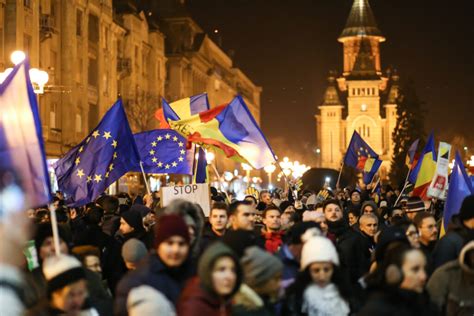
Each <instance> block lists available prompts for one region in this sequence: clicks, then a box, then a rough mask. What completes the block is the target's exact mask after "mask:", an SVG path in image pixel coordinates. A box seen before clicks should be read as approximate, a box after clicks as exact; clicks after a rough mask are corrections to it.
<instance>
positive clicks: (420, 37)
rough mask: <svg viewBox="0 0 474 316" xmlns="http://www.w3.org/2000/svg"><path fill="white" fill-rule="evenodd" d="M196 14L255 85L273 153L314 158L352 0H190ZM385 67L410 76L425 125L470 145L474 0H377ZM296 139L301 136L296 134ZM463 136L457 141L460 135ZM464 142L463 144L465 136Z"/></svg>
mask: <svg viewBox="0 0 474 316" xmlns="http://www.w3.org/2000/svg"><path fill="white" fill-rule="evenodd" d="M188 4H189V6H190V9H191V12H192V14H193V17H194V18H195V20H196V21H197V22H198V24H199V25H201V27H202V28H203V29H204V30H205V31H206V32H208V33H209V34H211V33H212V32H213V30H214V29H218V30H219V34H218V35H219V36H220V37H221V43H222V47H223V49H224V51H226V52H228V51H229V50H233V51H234V52H235V55H234V62H235V66H236V67H239V68H241V69H242V70H243V71H244V73H246V74H247V75H248V76H249V77H250V78H251V79H252V80H253V82H255V83H256V84H257V85H260V86H262V87H263V93H262V96H261V105H262V109H261V125H262V128H263V130H264V132H265V134H266V135H267V137H268V138H269V140H270V143H271V144H272V146H273V147H274V149H275V151H276V153H277V155H280V156H283V155H289V156H290V157H291V158H292V159H299V160H300V161H302V162H304V163H313V162H314V158H315V154H314V151H313V150H314V149H315V139H316V136H315V118H314V115H315V114H316V113H317V106H318V105H319V104H320V102H321V100H322V96H323V93H324V90H325V88H326V78H327V74H328V71H329V70H337V71H338V73H340V72H341V70H342V62H343V59H342V44H340V43H339V42H337V38H338V36H339V34H340V33H341V31H342V30H343V28H344V25H345V22H346V19H347V17H348V15H349V11H350V8H351V6H352V0H312V1H310V0H292V1H290V0H273V1H270V0H194V1H188ZM370 5H371V7H372V11H373V13H374V15H375V18H376V21H377V24H378V27H379V29H380V30H381V31H382V33H383V35H384V36H385V37H386V39H387V40H386V42H384V43H382V44H381V61H382V69H384V70H385V69H387V67H389V66H392V67H394V68H396V69H397V70H398V73H399V75H400V76H401V77H406V78H411V79H413V80H414V82H415V86H416V89H417V92H418V94H419V96H420V98H421V99H422V100H423V101H424V102H425V106H424V108H425V109H426V111H427V114H426V120H425V130H426V132H427V133H428V132H430V131H431V130H434V131H435V133H436V136H437V139H438V140H444V141H452V140H453V137H454V136H456V135H458V136H461V137H464V138H465V139H464V140H463V139H462V138H458V142H459V143H465V145H468V146H469V148H470V149H469V151H470V154H474V93H473V90H474V88H473V86H474V77H473V74H474V22H473V16H474V2H473V1H471V0H452V1H439V0H416V1H414V0H371V1H370ZM295 140H296V141H295ZM459 145H461V144H459ZM462 146H464V145H462Z"/></svg>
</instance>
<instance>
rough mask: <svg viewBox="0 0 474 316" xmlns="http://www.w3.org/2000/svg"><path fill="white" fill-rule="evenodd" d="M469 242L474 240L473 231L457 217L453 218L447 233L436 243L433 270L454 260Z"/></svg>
mask: <svg viewBox="0 0 474 316" xmlns="http://www.w3.org/2000/svg"><path fill="white" fill-rule="evenodd" d="M470 240H474V229H469V228H467V227H466V226H464V225H463V223H462V222H461V221H460V220H459V219H458V218H457V216H453V218H452V219H451V223H450V224H449V227H448V233H447V234H446V235H444V236H443V237H442V238H441V239H440V240H439V241H438V242H437V244H436V247H435V249H434V250H433V254H432V255H433V268H434V269H437V268H438V267H440V266H441V265H443V264H445V263H446V262H448V261H451V260H456V259H457V258H458V257H459V254H460V253H461V249H462V247H463V246H464V245H465V244H466V243H467V242H469V241H470Z"/></svg>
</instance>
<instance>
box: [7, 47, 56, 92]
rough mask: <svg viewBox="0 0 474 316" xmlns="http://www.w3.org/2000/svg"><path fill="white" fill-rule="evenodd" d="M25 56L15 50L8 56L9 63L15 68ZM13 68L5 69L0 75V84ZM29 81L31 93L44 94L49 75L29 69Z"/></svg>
mask: <svg viewBox="0 0 474 316" xmlns="http://www.w3.org/2000/svg"><path fill="white" fill-rule="evenodd" d="M25 58H26V55H25V53H24V52H22V51H21V50H16V51H14V52H13V53H12V54H11V55H10V60H11V62H12V63H13V64H14V65H15V66H16V65H18V64H19V63H21V62H22V61H23V60H25ZM12 70H13V68H7V69H5V71H4V72H2V73H0V83H2V82H3V81H5V79H6V78H7V77H8V75H9V74H10V73H11V72H12ZM29 75H30V81H31V84H32V85H33V91H34V92H35V93H36V94H43V93H44V86H45V85H46V84H47V83H48V81H49V75H48V73H47V72H46V71H44V70H40V69H37V68H31V69H30V71H29Z"/></svg>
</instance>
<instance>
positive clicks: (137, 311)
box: [127, 285, 176, 316]
mask: <svg viewBox="0 0 474 316" xmlns="http://www.w3.org/2000/svg"><path fill="white" fill-rule="evenodd" d="M127 310H128V315H129V316H143V315H159V316H176V312H175V309H174V307H173V304H171V302H170V301H169V300H168V299H167V298H166V296H164V295H163V294H162V293H161V292H158V291H157V290H155V289H154V288H152V287H151V286H148V285H141V286H139V287H136V288H134V289H132V290H131V291H130V294H128V298H127Z"/></svg>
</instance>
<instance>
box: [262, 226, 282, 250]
mask: <svg viewBox="0 0 474 316" xmlns="http://www.w3.org/2000/svg"><path fill="white" fill-rule="evenodd" d="M284 235H285V232H284V231H278V232H271V231H265V232H262V237H263V239H265V250H267V251H268V252H270V253H275V252H277V251H278V249H279V248H280V246H281V244H282V243H283V240H282V238H283V236H284Z"/></svg>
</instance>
